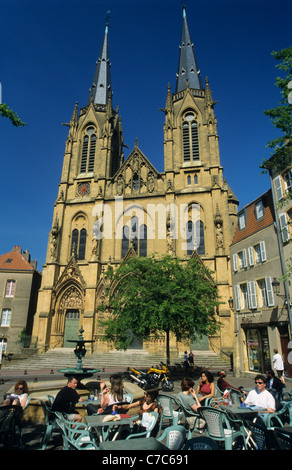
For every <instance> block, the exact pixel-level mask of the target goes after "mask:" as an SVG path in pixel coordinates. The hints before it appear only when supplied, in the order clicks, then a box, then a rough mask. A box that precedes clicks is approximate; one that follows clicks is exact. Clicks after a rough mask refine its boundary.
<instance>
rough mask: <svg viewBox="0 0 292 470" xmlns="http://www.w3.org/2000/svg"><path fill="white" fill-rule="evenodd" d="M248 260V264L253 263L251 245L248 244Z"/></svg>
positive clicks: (251, 264)
mask: <svg viewBox="0 0 292 470" xmlns="http://www.w3.org/2000/svg"><path fill="white" fill-rule="evenodd" d="M247 251H248V262H249V265H250V266H253V265H254V258H253V247H252V246H249V247H248V249H247Z"/></svg>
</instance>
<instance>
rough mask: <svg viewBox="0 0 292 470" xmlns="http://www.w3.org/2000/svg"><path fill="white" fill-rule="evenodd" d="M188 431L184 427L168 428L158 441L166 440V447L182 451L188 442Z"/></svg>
mask: <svg viewBox="0 0 292 470" xmlns="http://www.w3.org/2000/svg"><path fill="white" fill-rule="evenodd" d="M186 436H187V431H186V429H185V428H184V427H183V426H180V425H175V426H168V427H167V428H165V429H164V431H163V433H162V434H161V436H159V437H157V438H156V439H157V441H159V442H162V441H164V440H166V442H165V445H166V447H168V448H169V449H170V450H181V449H182V448H183V447H184V445H185V442H186Z"/></svg>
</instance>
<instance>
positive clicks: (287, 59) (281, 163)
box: [262, 46, 292, 170]
mask: <svg viewBox="0 0 292 470" xmlns="http://www.w3.org/2000/svg"><path fill="white" fill-rule="evenodd" d="M272 56H273V57H274V58H275V59H276V60H278V61H279V63H278V64H277V65H276V68H277V69H278V70H281V72H283V74H284V76H283V77H277V78H276V83H275V84H276V86H277V87H278V88H279V89H280V93H281V95H282V97H281V101H280V102H279V105H278V106H276V107H275V108H271V109H267V110H266V111H264V114H265V115H266V116H268V117H269V118H270V119H271V120H272V123H273V125H274V127H276V128H277V129H279V130H280V131H281V135H280V136H279V137H277V138H276V139H273V140H270V141H269V142H268V144H267V147H268V148H270V149H272V154H271V157H273V158H272V160H273V166H274V168H276V169H279V170H281V169H283V168H285V167H286V166H287V165H289V164H291V136H292V114H291V112H292V100H291V84H292V46H291V47H287V48H286V49H282V50H281V51H278V52H276V51H274V52H272ZM262 167H263V168H267V167H268V163H267V161H264V162H263V164H262Z"/></svg>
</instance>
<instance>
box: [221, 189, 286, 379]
mask: <svg viewBox="0 0 292 470" xmlns="http://www.w3.org/2000/svg"><path fill="white" fill-rule="evenodd" d="M230 256H231V262H232V285H233V308H234V313H235V336H234V369H235V373H236V374H238V373H242V372H246V371H252V372H262V373H264V372H265V371H266V370H267V369H270V368H271V366H272V356H273V355H274V353H273V350H274V349H275V348H276V349H278V350H279V351H282V353H283V354H284V355H285V362H286V363H287V364H288V360H287V356H288V352H287V345H288V341H289V318H288V315H287V309H286V307H285V305H283V301H282V300H281V298H279V297H278V296H276V295H275V293H274V289H273V280H274V278H280V277H281V276H282V269H281V262H280V252H279V246H278V242H277V231H276V226H275V212H274V204H273V197H272V190H271V189H270V190H268V191H267V192H266V193H264V194H263V195H261V196H260V197H258V198H257V199H256V200H255V201H253V202H251V203H250V204H248V205H246V206H245V207H244V208H243V209H241V210H240V211H239V214H238V225H237V228H236V230H235V234H234V238H233V241H232V244H231V246H230ZM288 366H289V364H288ZM288 372H289V375H290V374H291V370H290V368H289V371H288Z"/></svg>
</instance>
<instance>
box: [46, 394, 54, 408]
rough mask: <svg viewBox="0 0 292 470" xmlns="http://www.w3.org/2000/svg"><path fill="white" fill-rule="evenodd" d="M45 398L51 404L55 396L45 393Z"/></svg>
mask: <svg viewBox="0 0 292 470" xmlns="http://www.w3.org/2000/svg"><path fill="white" fill-rule="evenodd" d="M47 399H48V402H49V405H50V406H52V404H53V403H54V401H55V397H53V395H47Z"/></svg>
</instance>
